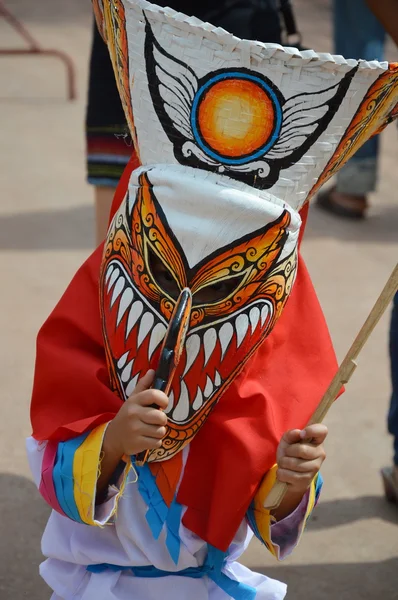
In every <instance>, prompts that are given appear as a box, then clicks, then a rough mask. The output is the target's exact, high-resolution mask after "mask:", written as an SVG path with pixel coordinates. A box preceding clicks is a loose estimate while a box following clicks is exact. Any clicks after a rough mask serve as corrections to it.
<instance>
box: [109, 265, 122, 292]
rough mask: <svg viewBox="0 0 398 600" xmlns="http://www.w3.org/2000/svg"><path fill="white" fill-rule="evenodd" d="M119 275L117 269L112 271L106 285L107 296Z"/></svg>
mask: <svg viewBox="0 0 398 600" xmlns="http://www.w3.org/2000/svg"><path fill="white" fill-rule="evenodd" d="M119 273H120V269H118V268H117V267H116V268H115V270H114V271H113V273H112V276H111V278H110V280H109V283H108V294H109V292H110V291H111V289H112V287H113V285H114V283H115V281H116V279H117V278H118V277H119Z"/></svg>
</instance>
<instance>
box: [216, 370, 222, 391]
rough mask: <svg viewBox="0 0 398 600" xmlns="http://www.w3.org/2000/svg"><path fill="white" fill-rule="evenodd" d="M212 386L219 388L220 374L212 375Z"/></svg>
mask: <svg viewBox="0 0 398 600" xmlns="http://www.w3.org/2000/svg"><path fill="white" fill-rule="evenodd" d="M214 385H215V386H216V387H220V385H221V376H220V373H219V372H218V371H216V372H215V374H214Z"/></svg>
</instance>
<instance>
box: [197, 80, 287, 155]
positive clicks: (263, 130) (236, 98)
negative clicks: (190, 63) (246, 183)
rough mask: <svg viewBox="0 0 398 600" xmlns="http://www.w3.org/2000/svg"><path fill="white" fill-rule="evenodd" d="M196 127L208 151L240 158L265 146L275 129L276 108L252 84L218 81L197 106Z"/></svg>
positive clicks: (263, 92) (266, 96)
mask: <svg viewBox="0 0 398 600" xmlns="http://www.w3.org/2000/svg"><path fill="white" fill-rule="evenodd" d="M198 125H199V128H200V133H201V134H202V137H203V140H204V141H205V142H206V143H207V144H208V146H210V148H212V149H213V150H215V151H216V152H217V153H219V154H222V155H224V156H228V157H231V158H234V157H239V156H242V155H245V154H252V153H253V152H255V151H256V150H258V149H259V148H261V147H262V146H264V145H265V144H266V142H267V141H268V139H269V137H270V136H271V134H272V132H273V129H274V125H275V109H274V105H273V103H272V101H271V99H270V97H269V95H268V94H267V93H266V91H265V90H264V89H262V88H261V87H260V86H259V85H257V84H256V83H254V82H253V81H248V80H242V79H229V80H226V81H219V82H217V83H215V84H214V85H213V86H212V87H211V88H210V90H209V91H208V92H207V93H206V95H205V96H204V98H203V100H202V102H201V104H200V107H199V114H198Z"/></svg>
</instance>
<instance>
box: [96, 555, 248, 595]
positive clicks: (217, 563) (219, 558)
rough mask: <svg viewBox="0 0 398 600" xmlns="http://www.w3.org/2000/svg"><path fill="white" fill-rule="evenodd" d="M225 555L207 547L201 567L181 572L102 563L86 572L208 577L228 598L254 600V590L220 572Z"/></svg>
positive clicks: (139, 575)
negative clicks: (108, 571)
mask: <svg viewBox="0 0 398 600" xmlns="http://www.w3.org/2000/svg"><path fill="white" fill-rule="evenodd" d="M225 558H226V553H224V552H221V550H217V548H214V547H213V546H209V547H208V554H207V558H206V561H205V563H204V565H203V566H202V567H189V568H188V569H183V570H182V571H163V570H162V569H157V568H156V567H154V566H153V565H149V566H146V567H122V566H119V565H111V564H108V563H102V564H100V565H89V566H88V567H87V571H89V572H90V573H103V572H104V571H106V570H107V569H109V570H111V571H114V572H117V571H132V572H133V573H134V575H135V576H136V577H146V578H153V577H170V576H172V575H177V576H179V577H189V578H191V579H201V578H202V577H209V579H211V580H212V581H214V583H215V584H216V585H218V587H219V588H220V589H222V590H223V591H224V592H225V593H226V594H228V596H230V597H231V598H233V600H255V598H256V589H255V588H253V587H251V586H249V585H246V584H245V583H240V582H239V581H234V580H233V579H230V578H229V577H228V576H227V575H225V574H224V573H222V572H221V568H222V566H223V564H224V562H225Z"/></svg>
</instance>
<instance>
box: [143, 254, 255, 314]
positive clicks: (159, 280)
mask: <svg viewBox="0 0 398 600" xmlns="http://www.w3.org/2000/svg"><path fill="white" fill-rule="evenodd" d="M147 253H148V254H147V256H148V267H149V271H150V273H151V276H152V279H153V281H154V282H155V283H156V285H157V286H158V288H160V289H161V290H163V292H164V293H165V294H166V295H167V296H169V297H171V298H172V299H173V300H177V298H178V297H179V295H180V292H181V290H180V286H179V285H178V283H177V280H176V279H175V277H174V274H173V272H172V271H171V270H170V269H169V267H168V266H167V265H166V263H165V262H163V260H162V259H161V258H160V256H159V255H158V254H157V253H156V252H155V251H154V250H153V248H151V246H148V250H147ZM245 277H246V273H242V274H239V275H233V276H232V277H228V278H225V279H220V280H219V281H216V282H212V283H210V284H208V285H205V286H203V287H201V288H200V289H199V290H198V291H197V292H195V293H194V294H193V298H192V299H193V304H194V306H200V305H214V304H218V303H219V302H222V301H225V300H226V299H227V298H229V297H230V296H231V295H232V294H233V293H234V292H235V291H236V290H237V289H238V288H239V286H240V284H241V282H242V280H244V279H245ZM220 286H221V289H217V287H220ZM206 292H207V294H209V293H210V294H213V297H212V298H211V299H209V298H208V296H206Z"/></svg>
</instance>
